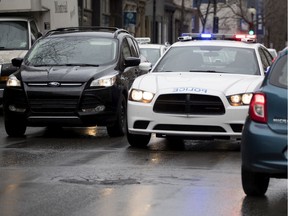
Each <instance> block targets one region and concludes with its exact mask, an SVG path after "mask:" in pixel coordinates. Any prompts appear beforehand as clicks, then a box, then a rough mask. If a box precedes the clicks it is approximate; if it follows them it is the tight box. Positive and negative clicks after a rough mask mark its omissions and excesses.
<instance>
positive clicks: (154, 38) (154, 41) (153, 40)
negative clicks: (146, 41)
mask: <svg viewBox="0 0 288 216" xmlns="http://www.w3.org/2000/svg"><path fill="white" fill-rule="evenodd" d="M152 43H157V41H156V0H153V37H152Z"/></svg>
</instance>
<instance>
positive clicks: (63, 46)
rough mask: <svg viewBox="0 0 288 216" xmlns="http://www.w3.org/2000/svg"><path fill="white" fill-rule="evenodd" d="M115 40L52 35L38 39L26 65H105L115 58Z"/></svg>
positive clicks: (26, 60)
mask: <svg viewBox="0 0 288 216" xmlns="http://www.w3.org/2000/svg"><path fill="white" fill-rule="evenodd" d="M117 43H118V42H117V40H115V39H110V38H97V37H83V36H81V37H74V36H73V37H52V38H45V39H42V40H40V41H39V42H38V43H37V44H35V46H34V47H33V48H32V50H31V51H30V52H29V53H28V56H27V58H26V59H25V64H26V65H33V66H42V65H53V66H55V65H79V66H81V65H85V66H87V65H91V66H92V65H96V66H98V65H105V64H109V63H111V62H113V61H115V60H116V58H117V56H116V55H117Z"/></svg>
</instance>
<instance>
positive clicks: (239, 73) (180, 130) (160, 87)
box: [127, 35, 272, 146]
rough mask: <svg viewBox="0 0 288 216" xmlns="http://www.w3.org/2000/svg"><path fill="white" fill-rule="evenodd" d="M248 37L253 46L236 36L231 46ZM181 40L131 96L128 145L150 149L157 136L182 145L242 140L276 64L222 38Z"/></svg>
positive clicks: (258, 48)
mask: <svg viewBox="0 0 288 216" xmlns="http://www.w3.org/2000/svg"><path fill="white" fill-rule="evenodd" d="M204 36H205V37H208V36H209V35H204ZM197 37H198V36H197ZM210 37H211V36H210ZM217 37H220V38H221V39H223V38H224V37H226V36H224V35H221V36H219V35H218V36H217ZM242 37H243V39H245V40H246V41H251V38H250V37H249V38H248V39H247V37H246V36H231V35H230V36H228V40H232V39H233V38H234V39H235V38H242ZM198 38H199V37H198ZM179 39H180V41H178V42H176V43H174V44H173V45H171V46H170V47H169V49H168V50H167V51H166V52H165V54H164V55H163V56H162V57H161V58H160V60H159V61H158V62H157V64H156V65H155V66H154V67H153V68H152V70H151V71H150V72H149V73H148V74H145V75H143V76H140V77H138V78H137V79H136V80H134V82H133V85H132V87H131V89H130V91H129V98H128V117H127V127H128V128H127V139H128V141H129V143H130V145H132V146H146V145H148V143H149V141H150V137H151V134H152V133H153V134H156V137H166V138H178V139H181V140H182V139H184V138H193V137H194V138H195V137H197V138H198V137H201V138H202V137H204V138H207V139H208V138H209V139H210V138H225V139H227V138H235V139H236V138H241V132H242V127H243V124H244V121H245V118H246V116H247V112H248V105H249V102H250V99H251V96H252V93H253V92H254V91H255V90H256V89H258V88H259V86H260V84H261V82H262V80H263V78H264V76H265V71H266V69H267V68H268V67H269V66H270V64H271V63H272V56H271V55H270V53H269V52H268V50H267V48H265V47H264V46H263V45H261V44H259V43H247V42H240V41H226V40H214V39H216V38H213V39H211V38H209V40H193V37H191V36H183V37H179ZM196 39H197V38H196ZM243 39H241V40H243ZM252 41H253V40H252Z"/></svg>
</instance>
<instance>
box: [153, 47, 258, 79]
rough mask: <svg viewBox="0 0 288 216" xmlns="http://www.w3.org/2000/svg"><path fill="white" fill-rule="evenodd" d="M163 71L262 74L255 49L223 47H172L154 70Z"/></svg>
mask: <svg viewBox="0 0 288 216" xmlns="http://www.w3.org/2000/svg"><path fill="white" fill-rule="evenodd" d="M162 71H168V72H169V71H171V72H174V71H175V72H176V71H183V72H220V73H232V74H248V75H259V74H260V72H259V67H258V64H257V60H256V55H255V52H254V50H253V49H245V48H237V47H221V46H186V47H171V48H170V49H169V50H168V51H166V54H165V55H164V57H163V58H162V59H161V60H160V62H159V63H158V64H157V66H156V68H155V70H154V72H162Z"/></svg>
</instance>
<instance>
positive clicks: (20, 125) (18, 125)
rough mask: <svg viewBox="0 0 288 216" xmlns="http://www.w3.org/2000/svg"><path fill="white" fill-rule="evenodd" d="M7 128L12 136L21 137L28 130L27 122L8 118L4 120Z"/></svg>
mask: <svg viewBox="0 0 288 216" xmlns="http://www.w3.org/2000/svg"><path fill="white" fill-rule="evenodd" d="M4 124H5V130H6V133H7V134H8V136H10V137H21V136H23V135H24V134H25V132H26V128H27V126H26V124H25V123H24V122H23V121H19V120H18V121H16V120H7V119H5V121H4Z"/></svg>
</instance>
